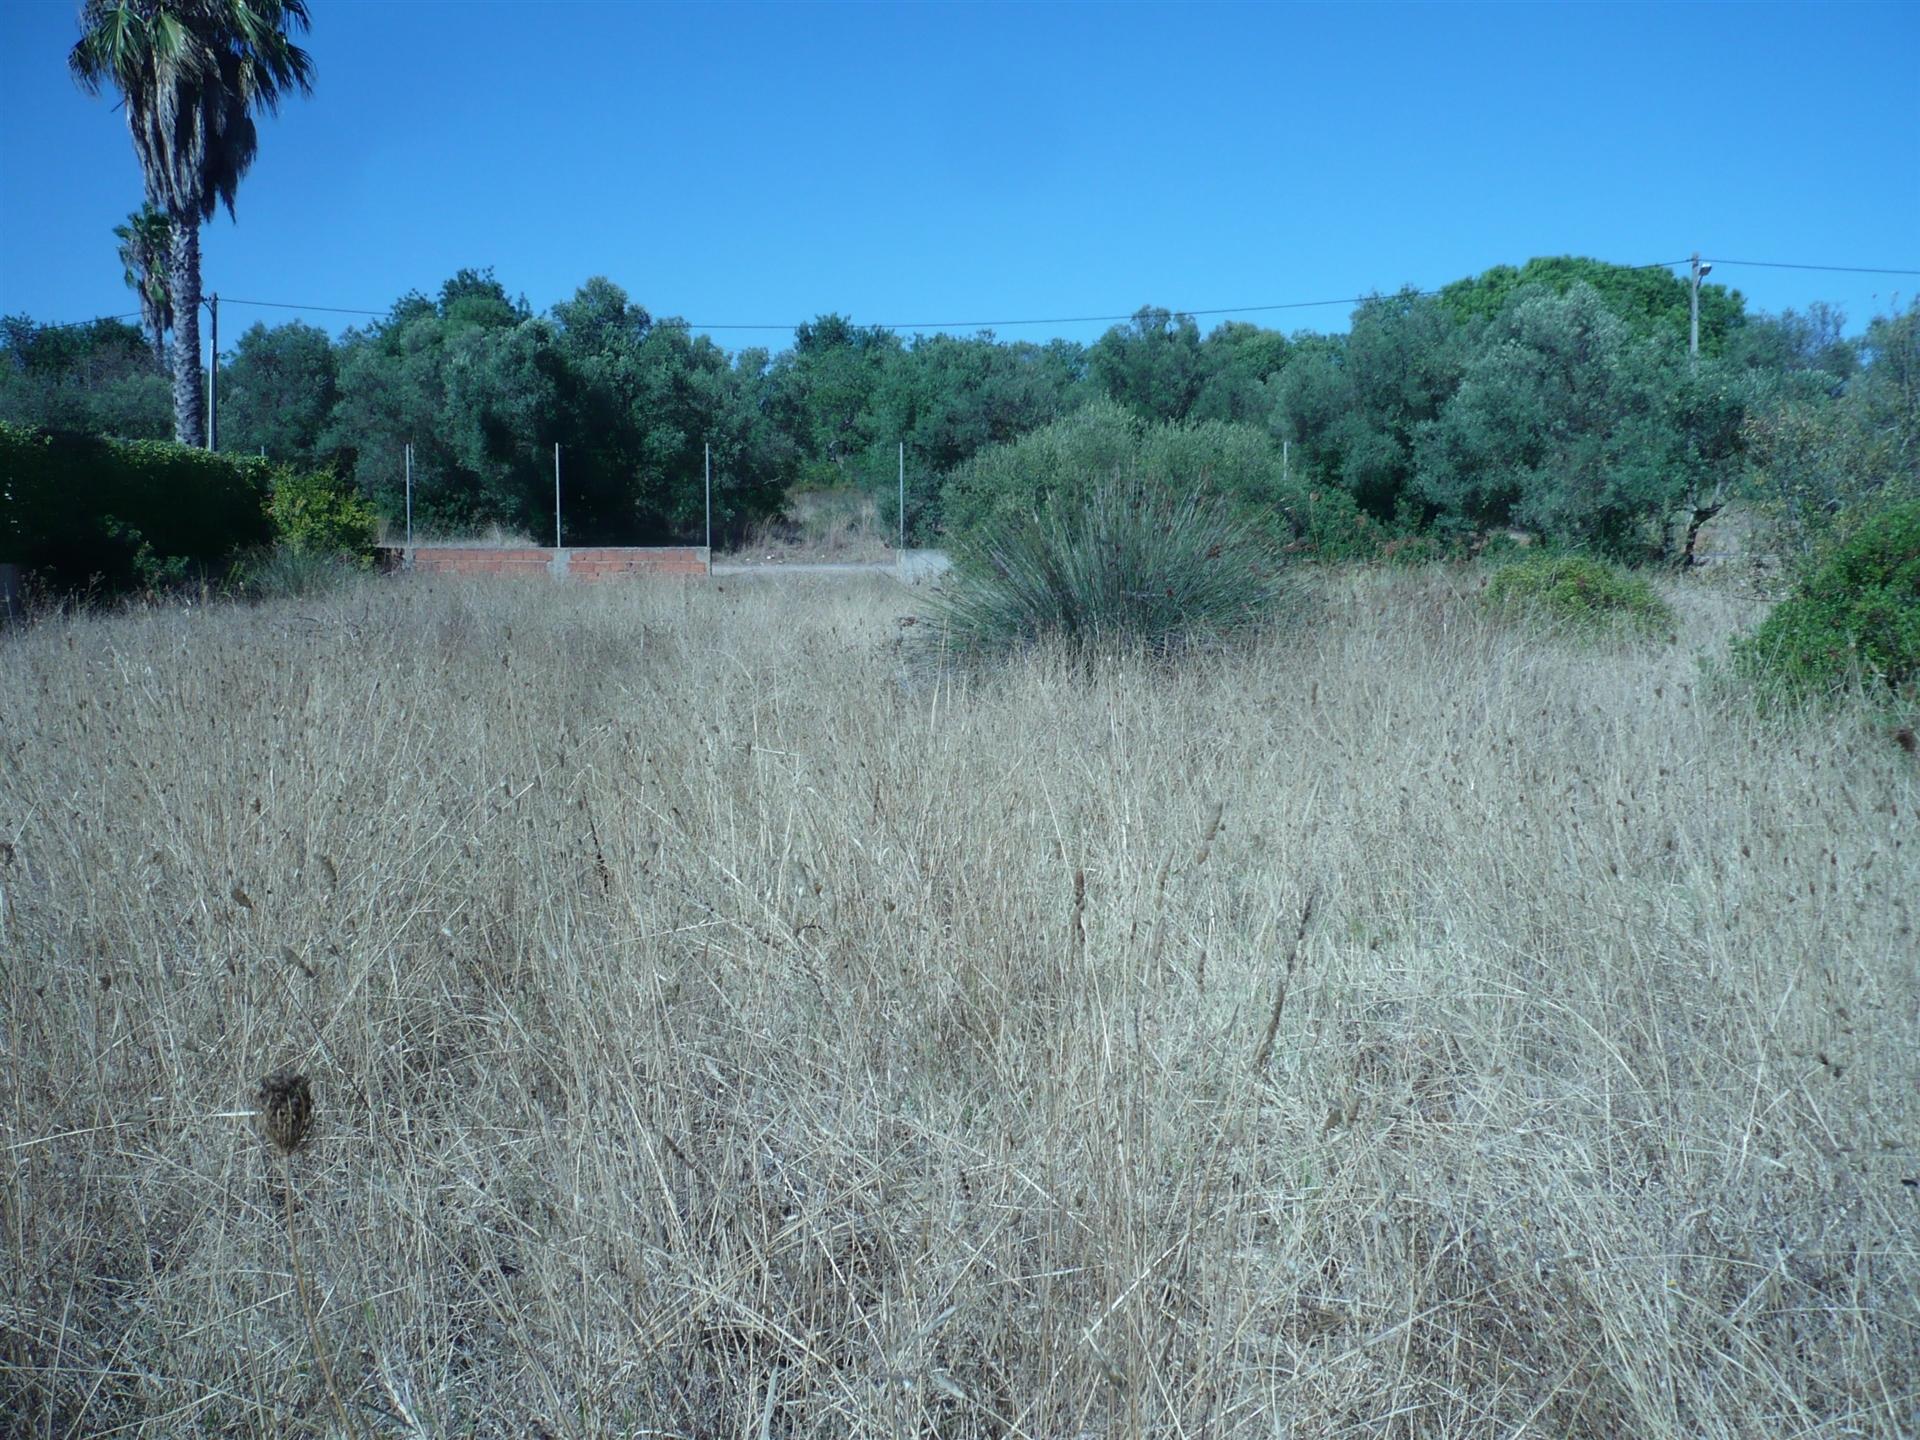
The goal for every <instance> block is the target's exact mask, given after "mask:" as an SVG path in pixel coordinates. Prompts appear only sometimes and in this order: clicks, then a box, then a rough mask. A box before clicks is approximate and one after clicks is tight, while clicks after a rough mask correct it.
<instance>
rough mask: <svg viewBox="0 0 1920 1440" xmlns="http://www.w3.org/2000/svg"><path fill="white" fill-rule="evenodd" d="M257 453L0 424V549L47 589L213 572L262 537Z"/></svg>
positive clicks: (265, 527)
mask: <svg viewBox="0 0 1920 1440" xmlns="http://www.w3.org/2000/svg"><path fill="white" fill-rule="evenodd" d="M267 478H268V467H267V466H266V464H265V462H264V461H260V460H250V459H237V458H235V457H232V456H227V455H214V454H209V453H208V452H207V451H204V450H195V449H191V448H189V447H187V446H184V445H175V444H172V443H171V442H168V441H161V440H133V441H122V440H108V439H103V438H100V437H98V436H92V435H75V434H68V433H64V432H58V431H45V430H34V429H27V428H24V427H21V426H15V425H7V424H4V423H0V558H4V559H7V560H9V561H12V562H14V563H16V564H18V565H20V566H21V568H22V569H24V570H27V571H30V572H33V573H34V575H35V576H36V577H37V579H38V581H39V583H41V584H42V585H44V586H46V587H48V588H49V589H51V590H55V591H62V590H64V591H75V590H85V589H89V588H97V589H98V590H100V591H102V592H104V593H116V592H120V591H126V590H131V589H135V588H137V587H141V586H149V587H150V586H154V585H157V584H165V583H170V582H172V581H176V580H181V579H184V578H186V577H187V576H188V575H189V574H191V573H192V572H194V571H201V572H205V571H209V570H211V571H216V572H217V571H218V570H220V569H221V568H223V567H224V565H225V564H226V562H227V561H228V559H229V558H230V557H231V556H232V555H233V554H234V553H235V552H237V551H239V550H241V549H243V548H245V547H247V546H250V545H260V544H264V543H266V542H267V541H268V540H269V539H271V538H272V534H273V527H272V522H271V521H270V519H269V518H268V515H267V504H266V501H267Z"/></svg>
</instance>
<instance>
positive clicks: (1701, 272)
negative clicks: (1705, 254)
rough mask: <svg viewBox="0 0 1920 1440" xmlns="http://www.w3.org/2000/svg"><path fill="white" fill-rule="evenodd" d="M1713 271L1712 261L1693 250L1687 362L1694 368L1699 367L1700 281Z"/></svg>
mask: <svg viewBox="0 0 1920 1440" xmlns="http://www.w3.org/2000/svg"><path fill="white" fill-rule="evenodd" d="M1712 273H1713V262H1712V261H1711V260H1709V261H1706V262H1705V263H1702V262H1701V259H1700V252H1699V251H1698V250H1696V251H1694V252H1693V324H1692V328H1691V332H1690V334H1689V336H1688V339H1687V364H1688V365H1689V366H1691V367H1692V368H1694V369H1696V370H1697V369H1699V368H1700V282H1701V281H1702V280H1703V279H1705V278H1706V277H1707V276H1709V275H1711V274H1712Z"/></svg>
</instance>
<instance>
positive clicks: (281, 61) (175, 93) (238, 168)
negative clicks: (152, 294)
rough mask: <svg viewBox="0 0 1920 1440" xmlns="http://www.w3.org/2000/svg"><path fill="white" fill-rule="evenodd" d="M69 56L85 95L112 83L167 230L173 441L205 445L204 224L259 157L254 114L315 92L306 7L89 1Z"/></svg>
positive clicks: (244, 0)
mask: <svg viewBox="0 0 1920 1440" xmlns="http://www.w3.org/2000/svg"><path fill="white" fill-rule="evenodd" d="M80 23H81V36H80V40H79V42H78V43H77V44H75V45H74V47H73V50H72V52H71V54H70V55H69V56H68V64H69V66H70V68H71V69H72V71H73V74H74V77H75V78H76V79H77V80H78V81H79V82H80V84H81V85H82V86H83V87H84V88H85V89H86V90H87V91H88V93H90V94H98V93H99V92H100V90H101V88H102V87H103V86H104V85H108V84H111V85H112V86H113V87H114V88H115V89H117V90H118V91H119V92H120V94H121V97H122V99H123V100H124V102H125V107H126V112H127V129H128V130H129V132H131V134H132V136H133V149H134V154H135V155H136V156H137V157H138V158H139V161H140V169H141V172H142V174H143V175H144V177H145V180H146V190H147V203H148V204H149V205H151V206H153V207H154V208H156V209H158V210H161V211H163V212H164V213H165V214H166V216H167V218H168V219H169V220H170V221H171V222H172V227H173V232H174V233H173V250H172V254H171V255H170V256H169V267H168V277H167V280H168V293H169V294H170V295H171V297H172V301H173V311H174V354H173V403H174V431H175V437H176V438H177V439H179V440H180V441H181V442H182V443H184V444H188V445H204V444H205V443H206V404H205V396H204V389H203V378H202V375H201V370H200V225H201V222H203V221H206V220H210V219H212V218H213V215H214V212H215V210H216V209H217V208H218V207H219V206H220V205H222V204H225V205H226V207H227V213H228V214H229V215H231V214H232V213H233V202H234V196H235V194H236V193H237V192H238V190H239V187H240V180H241V177H242V176H244V175H245V174H246V173H247V170H248V169H249V168H250V167H251V166H252V164H253V160H254V156H255V154H256V152H257V151H258V149H259V133H258V130H257V128H256V126H255V124H254V114H255V112H256V111H261V110H264V111H267V112H269V113H270V112H272V111H273V110H275V109H276V108H277V107H278V105H279V102H280V99H281V97H282V96H283V95H285V94H286V93H287V92H288V91H290V90H294V89H298V90H300V91H301V92H303V93H305V92H307V91H309V90H310V89H311V88H312V71H313V66H312V61H311V59H310V58H309V57H308V55H307V52H306V51H304V50H302V49H301V48H300V47H299V46H297V45H295V44H294V43H293V41H292V39H291V38H290V33H291V32H293V31H296V30H304V29H305V28H306V27H307V23H308V17H307V7H306V0H86V3H85V4H84V5H83V7H82V9H81V12H80Z"/></svg>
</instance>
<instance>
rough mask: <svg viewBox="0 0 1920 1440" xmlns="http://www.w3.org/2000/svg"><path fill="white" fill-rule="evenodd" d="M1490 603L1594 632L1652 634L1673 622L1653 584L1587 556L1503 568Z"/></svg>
mask: <svg viewBox="0 0 1920 1440" xmlns="http://www.w3.org/2000/svg"><path fill="white" fill-rule="evenodd" d="M1487 603H1488V604H1489V605H1491V606H1493V607H1494V608H1495V609H1497V610H1501V611H1505V612H1507V613H1520V614H1530V615H1534V616H1538V617H1543V618H1545V619H1548V620H1550V621H1553V622H1555V623H1557V624H1562V625H1566V626H1568V627H1570V628H1572V629H1575V630H1582V631H1586V632H1588V633H1593V634H1602V633H1613V634H1619V633H1623V632H1624V633H1634V634H1642V635H1652V634H1656V633H1658V632H1659V631H1662V630H1667V629H1670V628H1671V627H1672V625H1673V623H1674V622H1673V611H1672V610H1671V609H1670V608H1669V607H1668V605H1667V602H1666V601H1664V600H1662V599H1661V598H1660V596H1659V595H1658V594H1657V593H1656V592H1655V590H1654V588H1653V586H1652V585H1650V584H1648V583H1647V582H1646V581H1645V580H1644V579H1642V578H1641V577H1639V576H1638V575H1630V574H1628V573H1627V572H1626V571H1624V570H1620V569H1618V568H1616V567H1614V566H1612V565H1608V564H1605V563H1604V562H1602V561H1599V560H1592V559H1588V558H1587V557H1586V556H1584V555H1536V556H1533V557H1531V558H1529V559H1526V560H1522V561H1519V562H1518V563H1516V564H1512V565H1507V566H1504V567H1502V568H1501V569H1499V570H1497V571H1495V572H1494V575H1493V578H1492V580H1491V581H1489V582H1488V584H1487Z"/></svg>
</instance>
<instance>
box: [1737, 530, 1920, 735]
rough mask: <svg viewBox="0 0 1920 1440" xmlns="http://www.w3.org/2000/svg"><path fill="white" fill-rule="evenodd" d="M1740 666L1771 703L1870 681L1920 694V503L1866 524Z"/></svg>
mask: <svg viewBox="0 0 1920 1440" xmlns="http://www.w3.org/2000/svg"><path fill="white" fill-rule="evenodd" d="M1733 667H1734V671H1735V673H1736V674H1737V675H1739V676H1740V677H1741V678H1742V679H1745V680H1747V681H1749V682H1750V683H1752V684H1754V685H1755V686H1756V687H1757V689H1758V690H1759V692H1760V694H1761V695H1762V696H1764V697H1769V698H1776V699H1781V700H1788V701H1804V700H1814V699H1819V698H1822V697H1824V696H1828V695H1832V694H1834V693H1835V692H1837V691H1840V690H1842V689H1844V688H1846V687H1847V686H1848V685H1850V684H1852V683H1853V682H1854V681H1856V680H1859V681H1864V682H1866V683H1867V684H1869V685H1871V686H1873V687H1874V688H1876V689H1879V688H1882V687H1884V688H1885V689H1886V690H1888V691H1890V692H1891V693H1892V694H1893V695H1894V696H1895V697H1898V698H1900V699H1904V700H1913V699H1916V698H1920V502H1912V503H1908V504H1905V505H1895V506H1889V507H1888V508H1886V509H1884V510H1882V511H1880V512H1879V513H1878V514H1876V515H1874V516H1872V517H1871V518H1870V519H1867V520H1864V521H1862V522H1861V523H1860V525H1859V528H1858V529H1856V530H1855V531H1854V532H1853V534H1852V535H1851V537H1850V538H1848V539H1847V540H1845V541H1844V542H1842V543H1841V544H1840V545H1839V546H1838V547H1837V548H1836V549H1835V550H1834V551H1833V553H1832V555H1831V556H1830V557H1829V558H1828V559H1827V561H1826V562H1825V563H1824V564H1822V565H1821V566H1820V567H1819V568H1818V569H1817V570H1815V571H1814V572H1813V573H1812V574H1811V575H1809V576H1808V577H1807V578H1806V579H1805V580H1804V581H1802V582H1801V584H1800V586H1799V588H1798V590H1796V592H1795V593H1794V594H1793V595H1792V596H1791V597H1790V598H1788V599H1786V600H1783V601H1781V602H1780V603H1779V604H1778V605H1776V606H1774V608H1773V612H1772V613H1771V614H1770V615H1768V616H1767V618H1766V620H1765V621H1764V622H1763V623H1762V624H1761V626H1760V628H1759V629H1758V630H1756V631H1755V632H1754V633H1753V634H1752V635H1750V636H1747V637H1746V638H1744V639H1742V640H1739V641H1736V642H1735V644H1734V649H1733Z"/></svg>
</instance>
